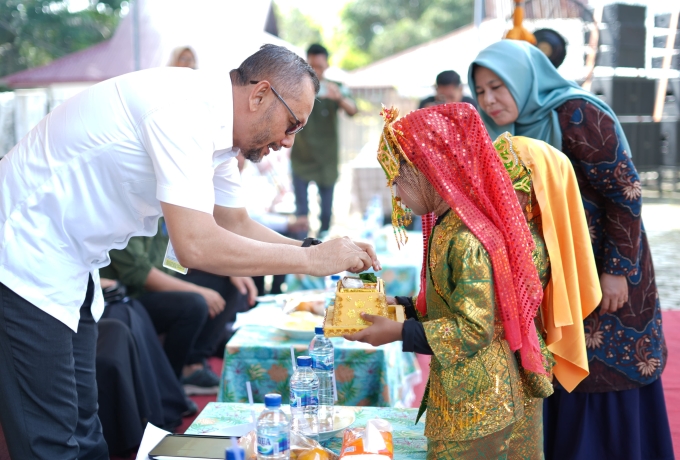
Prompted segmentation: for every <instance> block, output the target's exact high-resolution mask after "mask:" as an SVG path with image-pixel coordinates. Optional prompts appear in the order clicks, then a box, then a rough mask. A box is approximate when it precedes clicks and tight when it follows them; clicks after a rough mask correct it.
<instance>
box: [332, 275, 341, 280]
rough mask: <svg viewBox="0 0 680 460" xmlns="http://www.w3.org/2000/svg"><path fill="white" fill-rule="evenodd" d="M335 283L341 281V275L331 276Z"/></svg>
mask: <svg viewBox="0 0 680 460" xmlns="http://www.w3.org/2000/svg"><path fill="white" fill-rule="evenodd" d="M331 279H332V280H333V281H340V275H331Z"/></svg>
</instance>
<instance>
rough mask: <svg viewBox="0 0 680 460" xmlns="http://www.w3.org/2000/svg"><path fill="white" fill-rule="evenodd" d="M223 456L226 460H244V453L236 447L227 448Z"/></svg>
mask: <svg viewBox="0 0 680 460" xmlns="http://www.w3.org/2000/svg"><path fill="white" fill-rule="evenodd" d="M225 454H226V459H227V460H243V459H244V458H246V453H245V451H244V450H243V448H242V447H240V446H238V445H232V446H231V447H229V448H227V450H226V452H225Z"/></svg>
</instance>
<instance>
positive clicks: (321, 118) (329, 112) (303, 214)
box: [290, 44, 357, 236]
mask: <svg viewBox="0 0 680 460" xmlns="http://www.w3.org/2000/svg"><path fill="white" fill-rule="evenodd" d="M307 62H308V63H309V65H310V66H311V67H312V69H314V72H316V76H317V77H318V78H319V82H320V83H321V85H320V89H319V94H318V95H317V100H316V102H315V103H314V109H313V110H312V113H311V114H310V115H309V118H308V119H307V124H306V125H305V129H304V131H300V132H299V133H298V134H297V135H296V137H295V145H293V149H292V150H291V154H290V162H291V168H292V170H293V188H294V191H295V206H296V211H295V215H296V216H297V225H298V227H308V222H309V221H308V214H309V204H308V201H307V187H308V186H309V183H310V182H315V183H316V186H317V187H318V189H319V196H320V197H321V216H320V220H321V228H320V229H319V234H320V235H321V236H323V234H325V233H326V232H328V229H329V228H330V225H331V214H332V209H333V189H334V188H335V183H336V182H337V180H338V161H339V158H338V148H339V145H338V141H339V133H338V112H339V111H340V110H342V111H344V112H345V113H346V114H347V115H349V116H350V117H351V116H353V115H354V114H356V113H357V106H356V104H355V103H354V100H353V99H352V97H351V95H350V92H349V90H348V89H347V88H345V87H344V86H343V85H341V84H340V83H338V82H334V81H330V80H327V79H326V78H324V73H325V71H326V69H328V51H327V50H326V48H324V47H323V46H321V45H319V44H313V45H311V46H310V47H309V49H308V50H307ZM300 236H302V235H300Z"/></svg>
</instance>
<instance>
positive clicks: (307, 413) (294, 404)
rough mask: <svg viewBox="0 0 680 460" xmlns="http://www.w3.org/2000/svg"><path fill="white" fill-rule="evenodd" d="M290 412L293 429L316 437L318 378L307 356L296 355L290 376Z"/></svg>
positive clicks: (317, 431) (317, 427)
mask: <svg viewBox="0 0 680 460" xmlns="http://www.w3.org/2000/svg"><path fill="white" fill-rule="evenodd" d="M290 413H291V415H292V417H293V420H292V428H293V429H294V430H296V431H299V432H300V433H303V434H304V435H305V436H308V437H310V438H312V439H318V436H319V418H318V417H319V378H318V377H317V376H316V374H315V373H314V370H313V369H312V358H311V357H309V356H298V359H297V369H296V370H295V372H294V373H293V376H292V377H291V378H290Z"/></svg>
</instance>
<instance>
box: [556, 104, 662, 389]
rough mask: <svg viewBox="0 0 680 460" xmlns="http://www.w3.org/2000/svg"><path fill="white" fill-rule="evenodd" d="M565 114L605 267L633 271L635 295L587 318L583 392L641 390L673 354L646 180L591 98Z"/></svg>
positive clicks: (567, 145) (569, 146) (568, 146)
mask: <svg viewBox="0 0 680 460" xmlns="http://www.w3.org/2000/svg"><path fill="white" fill-rule="evenodd" d="M557 113H558V115H559V123H560V126H561V128H562V151H563V152H564V153H565V155H567V157H569V159H570V160H571V162H572V164H573V166H574V171H575V172H576V177H577V179H578V183H579V188H580V190H581V195H582V197H583V205H584V208H585V212H586V217H587V221H588V226H589V229H590V236H591V240H592V243H593V252H594V253H595V261H596V264H597V269H598V272H599V273H602V272H604V273H609V274H612V275H621V276H626V277H627V280H628V293H629V301H628V302H627V303H626V304H624V306H623V307H622V308H620V309H619V310H618V311H616V312H615V313H606V314H602V315H601V314H600V309H599V308H598V309H596V310H595V311H594V312H593V313H592V314H591V315H590V316H589V317H588V318H587V319H586V320H585V324H584V327H585V333H586V346H587V350H588V359H589V366H590V375H589V376H588V377H587V378H586V379H585V380H584V381H583V382H581V384H580V385H579V386H578V387H577V388H576V390H575V391H581V392H607V391H619V390H628V389H633V388H639V387H642V386H644V385H647V384H649V383H652V382H654V381H655V380H657V379H658V378H659V376H660V375H661V373H662V372H663V369H664V367H665V365H666V355H667V350H666V344H665V341H664V335H663V329H662V324H661V311H660V307H659V296H658V293H657V288H656V283H655V280H654V267H653V265H652V257H651V253H650V250H649V244H648V243H647V237H646V235H645V230H644V226H643V225H642V219H641V215H640V210H641V206H642V193H641V189H640V179H639V177H638V174H637V171H636V170H635V166H633V162H632V161H631V158H630V152H626V151H625V150H624V148H623V146H622V145H621V144H620V142H619V139H620V138H621V133H619V132H617V129H616V126H615V124H614V122H613V120H612V119H611V118H610V117H609V115H607V114H606V113H604V112H603V111H601V110H600V109H598V108H597V107H595V106H594V105H593V104H591V103H589V102H587V101H585V100H583V99H574V100H570V101H568V102H566V103H565V104H563V105H562V106H561V107H559V108H558V109H557ZM633 154H634V152H633Z"/></svg>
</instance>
